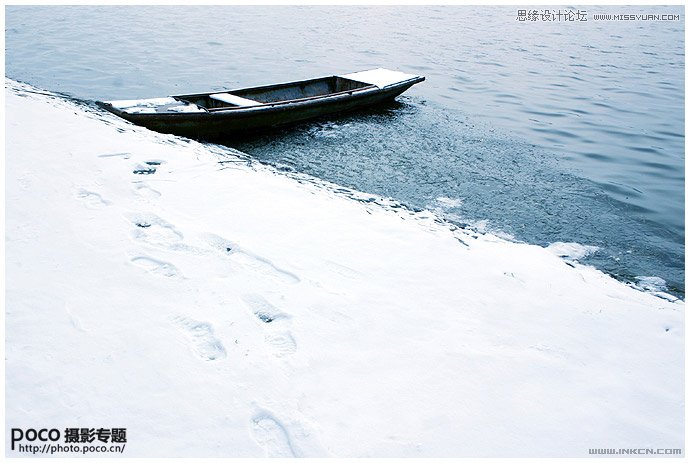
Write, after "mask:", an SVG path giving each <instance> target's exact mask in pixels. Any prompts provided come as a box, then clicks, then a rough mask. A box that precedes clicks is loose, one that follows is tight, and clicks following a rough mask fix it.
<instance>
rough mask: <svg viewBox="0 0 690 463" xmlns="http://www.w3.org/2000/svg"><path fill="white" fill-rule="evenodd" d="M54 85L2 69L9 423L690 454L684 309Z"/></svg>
mask: <svg viewBox="0 0 690 463" xmlns="http://www.w3.org/2000/svg"><path fill="white" fill-rule="evenodd" d="M34 92H36V89H33V88H31V87H29V86H27V85H24V84H19V83H17V82H13V81H11V80H6V231H5V232H6V287H7V294H6V304H7V305H6V314H5V315H6V363H5V365H6V425H7V427H8V428H10V427H33V428H35V427H42V428H43V427H45V428H52V427H55V428H58V429H64V428H66V427H79V428H81V427H126V428H127V435H128V444H127V450H126V453H125V455H124V456H130V457H144V456H235V457H247V456H263V455H269V456H342V457H347V456H372V457H422V456H573V457H579V456H588V449H590V448H627V447H633V448H640V447H653V448H681V447H682V446H683V431H684V422H683V410H684V398H683V397H684V384H683V339H684V328H683V313H684V303H683V302H680V301H676V302H669V301H666V300H663V299H661V298H658V297H654V296H652V295H650V294H646V293H643V292H640V291H636V290H634V289H632V288H630V287H627V286H625V285H623V284H622V283H620V282H618V281H615V280H614V279H612V278H610V277H608V276H606V275H604V274H603V273H601V272H599V271H597V270H595V269H593V268H589V267H585V266H581V265H578V264H577V263H575V264H572V263H571V264H570V265H569V264H567V263H565V262H564V261H563V260H561V259H559V258H558V257H557V256H555V255H554V254H553V253H552V252H550V251H548V250H546V249H543V248H540V247H537V246H531V245H527V244H518V243H512V242H507V241H504V240H502V239H500V238H497V237H495V236H492V235H488V234H476V233H473V232H470V231H464V230H451V229H450V228H449V227H447V226H446V225H444V224H440V223H437V222H436V221H435V220H434V217H433V215H432V214H430V213H427V212H422V213H410V212H407V211H404V210H401V209H400V208H395V207H384V206H381V205H379V204H377V203H379V202H382V201H379V200H374V201H372V202H368V201H366V200H359V201H358V200H355V199H352V198H348V197H347V195H344V194H341V193H339V192H338V191H336V189H335V188H333V187H332V186H329V185H325V184H320V182H318V181H316V180H314V181H308V180H306V179H302V180H300V179H299V178H291V177H288V176H286V175H284V174H281V173H280V172H277V171H275V170H274V169H271V168H269V167H265V166H261V165H257V164H248V163H247V162H246V160H244V159H243V158H242V157H241V156H235V155H234V154H233V153H232V152H230V151H229V150H222V149H220V148H217V147H213V146H207V145H202V144H199V143H196V142H191V141H187V140H184V139H180V138H176V137H173V136H166V135H160V134H156V133H153V132H150V131H148V130H145V129H142V128H138V127H134V126H132V125H129V124H127V123H125V122H124V121H121V120H118V119H117V118H115V117H114V116H111V115H108V114H106V113H103V112H99V111H96V110H94V109H90V108H87V107H83V106H81V105H78V104H75V103H73V102H70V101H67V100H64V99H62V98H60V97H57V96H49V95H41V94H37V93H34ZM351 196H356V194H352V195H351ZM360 196H361V197H365V195H360ZM6 439H8V437H6ZM8 444H9V442H6V448H7V449H8V450H7V452H8V454H12V452H11V450H9V448H10V447H9V445H8Z"/></svg>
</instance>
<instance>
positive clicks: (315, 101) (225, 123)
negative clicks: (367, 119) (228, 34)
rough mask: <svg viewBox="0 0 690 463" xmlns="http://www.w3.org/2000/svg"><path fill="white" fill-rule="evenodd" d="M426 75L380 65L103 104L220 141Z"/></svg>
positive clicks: (380, 94)
mask: <svg viewBox="0 0 690 463" xmlns="http://www.w3.org/2000/svg"><path fill="white" fill-rule="evenodd" d="M423 80H424V77H423V76H418V75H413V74H405V73H402V72H398V71H391V70H388V69H382V68H379V69H372V70H369V71H361V72H355V73H352V74H345V75H337V76H329V77H322V78H317V79H310V80H302V81H297V82H289V83H284V84H275V85H267V86H261V87H252V88H244V89H238V90H230V91H225V92H211V93H197V94H191V95H177V96H170V97H166V98H152V99H145V100H119V101H106V102H102V103H100V104H101V105H102V106H103V107H104V108H106V109H107V110H108V111H111V112H113V113H115V114H117V115H118V116H120V117H122V118H124V119H127V120H128V121H130V122H133V123H135V124H138V125H142V126H144V127H147V128H149V129H151V130H156V131H158V132H164V133H172V134H175V135H182V136H186V137H190V138H202V139H208V140H214V139H224V138H228V137H232V136H233V135H236V134H238V133H242V132H247V131H253V130H261V129H268V128H271V127H276V126H281V125H285V124H291V123H294V122H299V121H304V120H307V119H314V118H317V117H321V116H326V115H329V114H334V113H340V112H343V111H350V110H353V109H358V108H361V107H365V106H370V105H373V104H376V103H381V102H383V101H385V100H390V99H393V98H395V97H396V96H398V95H400V94H401V93H402V92H404V91H405V90H407V89H408V88H410V87H411V86H412V85H414V84H416V83H419V82H422V81H423Z"/></svg>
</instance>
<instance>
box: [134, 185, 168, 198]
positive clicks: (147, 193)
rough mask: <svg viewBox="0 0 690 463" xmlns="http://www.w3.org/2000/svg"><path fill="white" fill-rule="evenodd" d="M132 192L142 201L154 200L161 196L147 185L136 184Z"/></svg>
mask: <svg viewBox="0 0 690 463" xmlns="http://www.w3.org/2000/svg"><path fill="white" fill-rule="evenodd" d="M134 192H135V193H136V194H137V195H138V196H139V197H141V198H144V199H155V198H159V197H160V196H161V193H160V191H158V190H154V189H153V188H151V187H150V186H148V185H145V184H143V183H137V184H135V185H134Z"/></svg>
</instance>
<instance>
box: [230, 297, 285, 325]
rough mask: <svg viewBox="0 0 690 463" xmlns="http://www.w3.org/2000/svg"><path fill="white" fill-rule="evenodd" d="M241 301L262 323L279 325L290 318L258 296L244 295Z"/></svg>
mask: <svg viewBox="0 0 690 463" xmlns="http://www.w3.org/2000/svg"><path fill="white" fill-rule="evenodd" d="M242 300H243V301H244V303H245V304H246V305H247V306H248V307H249V308H250V309H251V310H252V312H253V313H254V315H255V316H256V318H258V319H259V320H260V321H261V322H262V323H274V322H276V323H279V322H281V321H282V320H287V319H289V318H290V316H289V315H288V314H286V313H285V312H283V311H281V310H280V309H278V308H276V307H275V306H273V304H271V303H270V302H268V301H267V300H266V299H264V298H263V297H261V296H260V295H258V294H246V295H244V296H242Z"/></svg>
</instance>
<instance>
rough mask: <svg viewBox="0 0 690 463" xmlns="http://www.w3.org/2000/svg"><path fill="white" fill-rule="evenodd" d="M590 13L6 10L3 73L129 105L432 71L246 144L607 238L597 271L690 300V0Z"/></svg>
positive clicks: (393, 186) (486, 216)
mask: <svg viewBox="0 0 690 463" xmlns="http://www.w3.org/2000/svg"><path fill="white" fill-rule="evenodd" d="M565 9H566V8H563V10H565ZM574 9H577V8H574ZM580 10H586V11H587V16H588V21H587V22H578V23H565V22H551V23H543V22H519V21H516V15H517V7H512V6H505V7H491V8H484V7H424V8H422V7H169V8H163V7H7V8H6V33H5V36H6V75H7V76H8V77H11V78H14V79H18V80H23V81H26V82H29V83H31V84H34V85H37V86H39V87H43V88H47V89H50V90H56V91H63V92H67V93H69V94H71V95H73V96H77V97H82V98H90V99H117V98H137V97H151V96H164V95H168V94H175V93H183V92H194V91H205V90H220V89H227V88H236V87H241V86H251V85H258V84H262V83H272V82H280V81H288V80H293V79H295V80H296V79H302V78H307V77H313V76H320V75H329V74H333V73H346V72H351V71H356V70H362V69H368V68H372V67H379V66H380V67H388V68H392V69H399V70H402V71H405V72H409V73H417V74H422V75H425V76H426V77H427V81H426V82H424V83H422V84H420V85H417V86H415V87H413V89H411V90H410V91H409V92H407V93H406V94H405V96H403V97H402V98H400V99H399V100H398V102H397V103H394V104H391V105H387V106H385V107H381V108H378V109H376V110H372V111H366V112H360V113H357V114H355V115H350V116H348V117H340V118H337V119H332V120H328V121H319V122H316V123H311V124H307V125H302V126H299V127H296V128H292V129H289V130H282V131H280V132H278V133H274V134H270V135H265V136H261V137H258V138H253V139H251V140H243V141H241V142H236V143H234V146H235V147H237V148H238V149H241V150H243V151H245V152H247V153H249V154H251V155H252V156H254V157H256V158H258V159H260V160H263V161H266V162H270V163H274V164H278V165H282V166H288V167H289V168H292V169H295V170H296V171H300V172H306V173H309V174H312V175H315V176H318V177H321V178H325V179H327V180H330V181H334V182H336V183H339V184H342V185H345V186H349V187H353V188H356V189H359V190H363V191H366V192H370V193H377V194H381V195H384V196H391V197H393V198H396V199H398V200H400V201H402V202H403V203H406V204H408V205H410V206H411V207H428V208H432V209H437V210H440V211H442V212H443V213H444V214H445V215H446V217H448V218H449V219H450V220H453V221H456V222H468V223H471V224H473V225H474V226H477V227H480V228H482V227H483V228H485V229H488V230H492V231H499V232H503V233H506V234H510V235H512V236H514V237H515V238H516V239H518V240H524V241H528V242H531V243H535V244H540V245H546V244H548V243H552V242H556V241H567V242H571V241H572V242H578V243H581V244H585V245H595V246H598V247H599V250H598V251H597V252H596V253H594V254H592V255H590V256H589V257H588V258H586V259H585V260H584V262H587V263H590V264H592V265H595V266H597V267H598V268H601V269H602V270H605V271H607V272H609V273H611V274H613V275H616V276H617V277H619V278H621V279H623V280H626V281H635V279H636V277H639V276H655V277H661V278H663V279H664V280H666V283H667V286H668V289H669V291H670V292H673V293H674V294H676V295H683V294H684V275H685V272H684V238H685V228H684V210H685V208H684V179H685V176H684V141H685V140H684V122H685V120H684V97H685V95H684V67H685V62H684V49H685V43H684V19H685V18H684V10H683V8H682V7H615V6H611V7H600V6H587V7H581V8H580ZM599 13H608V14H618V13H643V14H646V13H650V14H678V15H680V21H624V22H622V21H594V20H593V15H594V14H599Z"/></svg>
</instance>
